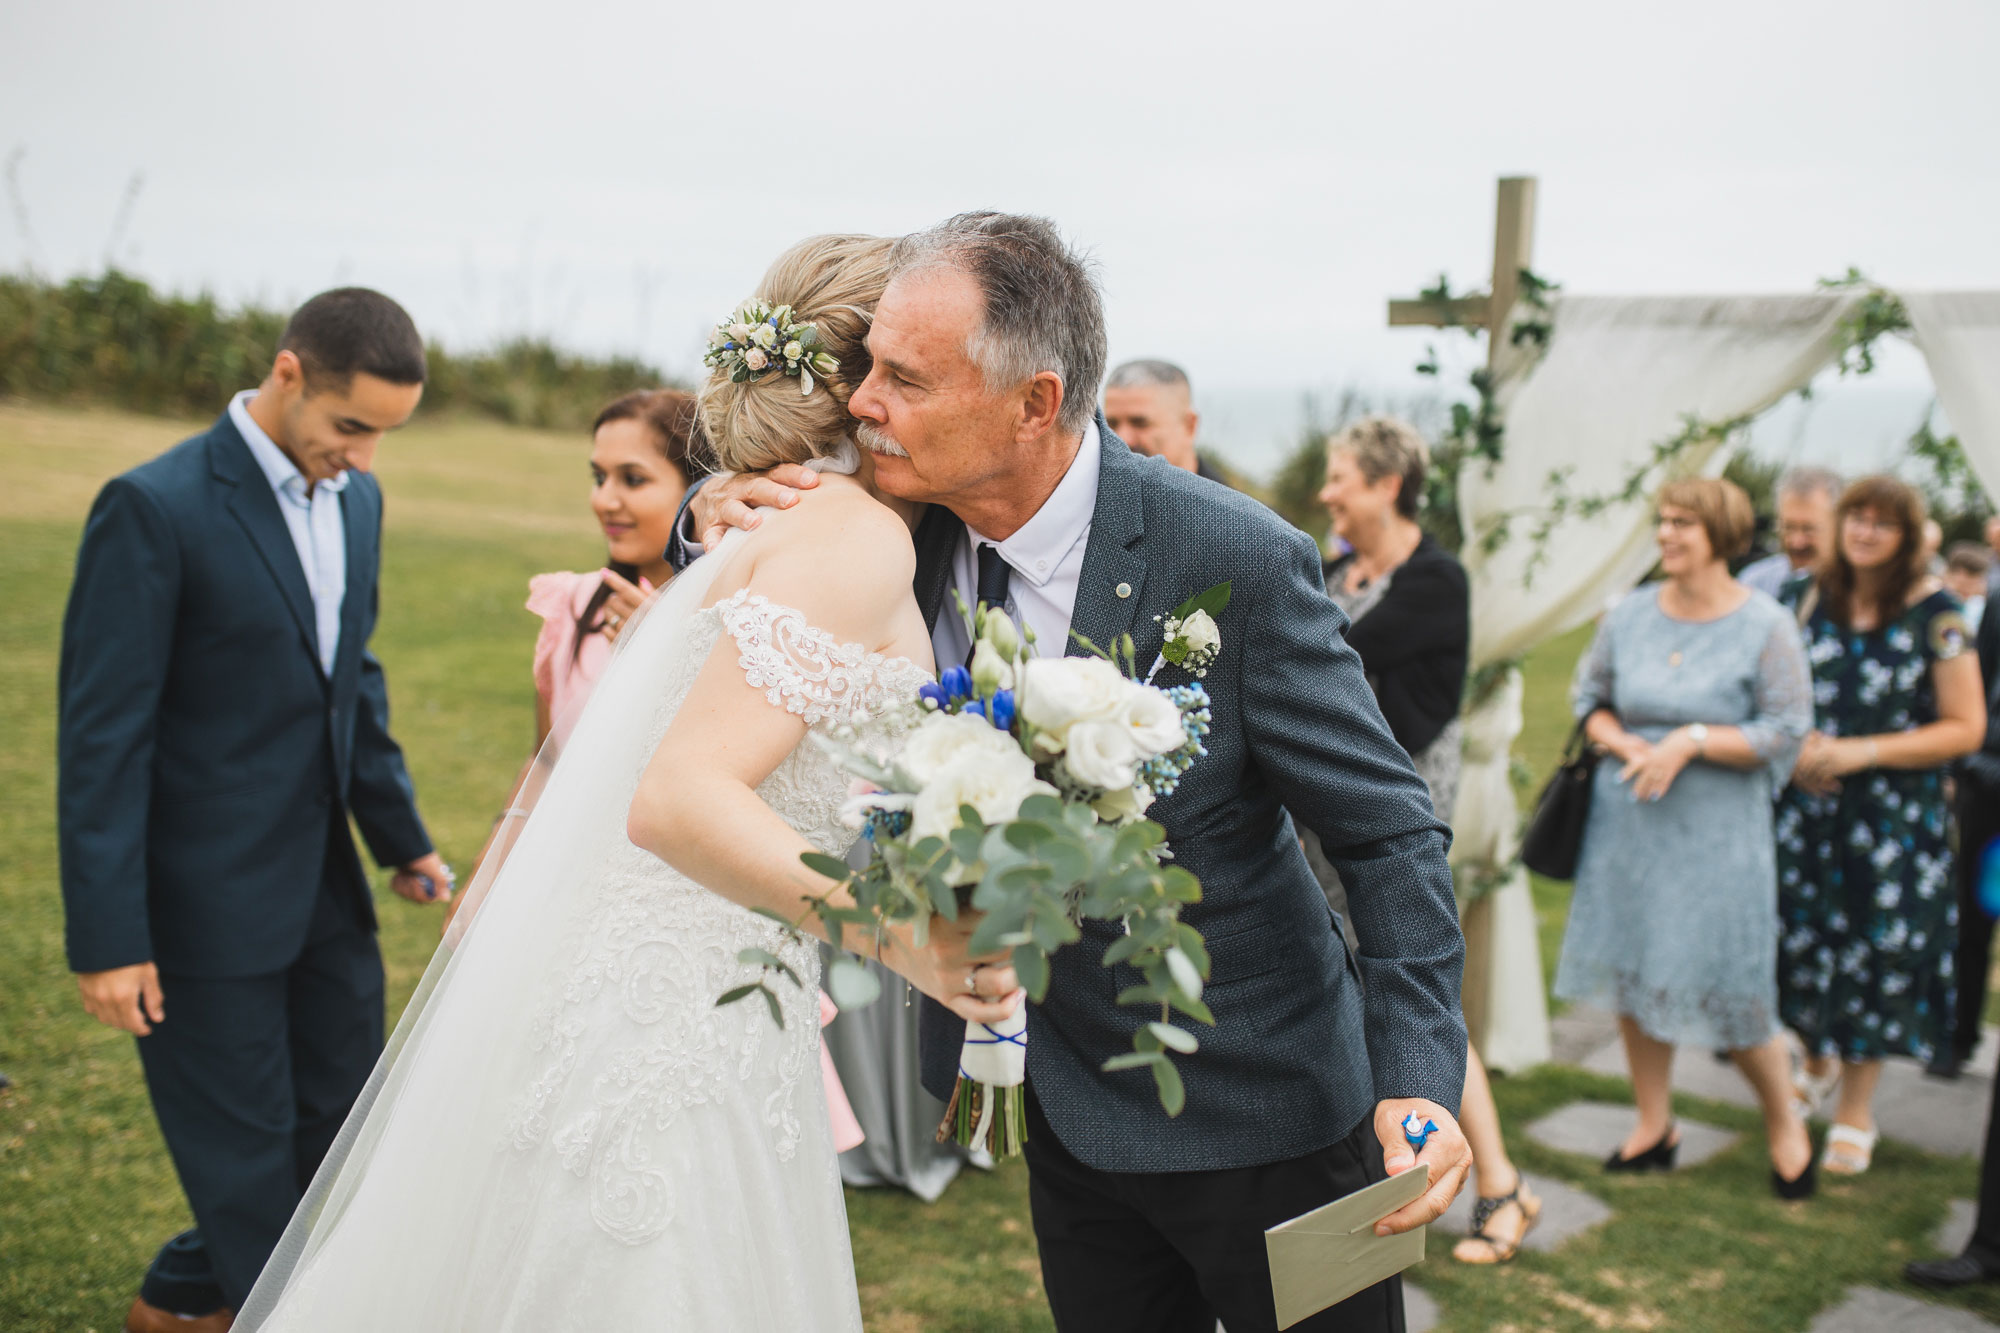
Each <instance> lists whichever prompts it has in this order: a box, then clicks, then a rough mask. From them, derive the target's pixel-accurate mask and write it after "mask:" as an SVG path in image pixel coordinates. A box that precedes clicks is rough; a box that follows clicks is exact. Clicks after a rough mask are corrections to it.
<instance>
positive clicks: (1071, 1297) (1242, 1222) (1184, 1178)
mask: <svg viewBox="0 0 2000 1333" xmlns="http://www.w3.org/2000/svg"><path fill="white" fill-rule="evenodd" d="M1023 1152H1024V1153H1025V1155H1026V1157H1027V1160H1028V1167H1029V1174H1028V1199H1029V1203H1030V1205H1031V1207H1032V1208H1033V1210H1034V1222H1035V1241H1036V1244H1037V1245H1038V1246H1039V1247H1040V1249H1041V1256H1042V1284H1043V1286H1044V1287H1045V1288H1047V1290H1048V1296H1049V1308H1050V1310H1051V1311H1053V1312H1054V1314H1055V1317H1056V1327H1057V1328H1058V1329H1059V1330H1061V1331H1062V1333H1215V1321H1216V1320H1217V1319H1220V1320H1221V1321H1222V1324H1223V1327H1225V1328H1227V1329H1228V1330H1229V1333H1263V1331H1264V1330H1272V1331H1273V1333H1274V1331H1275V1330H1276V1329H1277V1327H1278V1320H1277V1310H1276V1305H1275V1302H1274V1300H1273V1297H1272V1295H1271V1266H1270V1260H1269V1257H1268V1255H1267V1254H1266V1252H1265V1249H1264V1231H1265V1229H1266V1228H1267V1227H1274V1226H1276V1225H1277V1224H1278V1223H1280V1222H1288V1221H1290V1220H1291V1219H1292V1218H1294V1217H1297V1216H1298V1215H1299V1214H1301V1213H1307V1212H1311V1211H1312V1210H1313V1209H1315V1208H1318V1207H1321V1206H1323V1205H1324V1204H1326V1203H1327V1202H1328V1201H1330V1200H1333V1199H1338V1198H1342V1197H1344V1196H1346V1195H1349V1194H1352V1193H1353V1192H1354V1191H1356V1190H1358V1189H1361V1188H1363V1187H1364V1186H1368V1185H1372V1184H1374V1183H1375V1182H1376V1181H1378V1180H1381V1179H1382V1178H1383V1176H1384V1172H1383V1170H1382V1147H1381V1145H1380V1144H1379V1143H1377V1142H1376V1141H1375V1134H1374V1127H1373V1125H1372V1124H1371V1122H1369V1121H1367V1120H1363V1121H1362V1122H1361V1123H1360V1124H1359V1125H1357V1126H1356V1127H1355V1129H1354V1131H1353V1132H1352V1133H1350V1134H1348V1135H1347V1136H1346V1137H1345V1138H1343V1139H1341V1140H1340V1141H1339V1142H1338V1143H1335V1144H1333V1145H1332V1146H1330V1147H1327V1148H1322V1149H1321V1150H1320V1151H1318V1152H1316V1153H1311V1154H1309V1155H1308V1156H1305V1157H1302V1158H1299V1159H1298V1160H1296V1161H1290V1162H1273V1163H1271V1164H1269V1165H1266V1166H1246V1167H1238V1168H1235V1169H1231V1170H1223V1171H1157V1172H1155V1171H1142V1172H1123V1171H1098V1170H1094V1169H1092V1168H1091V1167H1088V1166H1085V1165H1084V1164H1083V1163H1082V1162H1079V1161H1077V1160H1076V1158H1074V1157H1072V1156H1070V1155H1069V1153H1067V1152H1065V1151H1064V1150H1063V1146H1062V1144H1061V1143H1060V1142H1058V1141H1057V1139H1056V1136H1055V1131H1054V1130H1052V1129H1050V1128H1049V1122H1048V1120H1047V1118H1046V1117H1045V1116H1043V1114H1042V1108H1041V1104H1040V1103H1038V1102H1037V1101H1036V1100H1035V1098H1034V1093H1033V1089H1032V1086H1031V1087H1030V1091H1029V1095H1028V1141H1027V1144H1026V1145H1025V1147H1024V1148H1023ZM1292 1327H1293V1328H1294V1329H1298V1330H1301V1333H1332V1331H1333V1330H1336V1329H1348V1328H1367V1329H1379V1330H1382V1331H1383V1333H1402V1330H1403V1280H1402V1278H1400V1277H1392V1278H1389V1279H1388V1280H1387V1281H1384V1282H1378V1283H1377V1284H1375V1285H1374V1286H1372V1287H1370V1288H1368V1289H1367V1290H1366V1291H1362V1292H1358V1293H1356V1294H1355V1295H1353V1296H1350V1297H1349V1298H1348V1299H1346V1300H1344V1301H1342V1302H1341V1303H1340V1304H1338V1305H1336V1306H1333V1307H1331V1308H1330V1309H1327V1310H1323V1311H1321V1312H1320V1313H1318V1314H1316V1315H1313V1316H1312V1317H1311V1318H1309V1319H1305V1320H1303V1321H1301V1322H1299V1323H1297V1324H1294V1325H1292Z"/></svg>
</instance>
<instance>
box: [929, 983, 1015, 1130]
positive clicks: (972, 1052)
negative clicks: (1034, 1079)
mask: <svg viewBox="0 0 2000 1333" xmlns="http://www.w3.org/2000/svg"><path fill="white" fill-rule="evenodd" d="M1027 1085H1028V1007H1027V1006H1026V1005H1025V1004H1024V1005H1022V1006H1021V1007H1020V1008H1018V1009H1016V1010H1015V1011H1014V1013H1013V1015H1012V1016H1011V1017H1009V1018H1007V1019H1005V1020H1003V1021H1001V1022H999V1023H997V1024H988V1023H967V1024H966V1025H965V1045H964V1047H963V1048H962V1049H961V1050H960V1051H959V1056H958V1084H957V1086H956V1087H954V1088H953V1089H952V1090H951V1102H950V1104H949V1105H947V1106H946V1107H945V1108H944V1120H943V1121H942V1122H941V1123H940V1124H939V1125H938V1132H937V1137H938V1142H939V1143H943V1142H945V1141H946V1140H947V1139H950V1140H952V1141H953V1142H956V1143H962V1144H964V1145H965V1146H966V1147H968V1148H970V1147H975V1146H976V1147H981V1148H984V1149H986V1150H987V1151H988V1152H990V1153H992V1154H993V1155H994V1156H995V1157H1014V1156H1018V1155H1019V1153H1020V1151H1021V1145H1022V1144H1023V1143H1025V1142H1027V1140H1028V1094H1027Z"/></svg>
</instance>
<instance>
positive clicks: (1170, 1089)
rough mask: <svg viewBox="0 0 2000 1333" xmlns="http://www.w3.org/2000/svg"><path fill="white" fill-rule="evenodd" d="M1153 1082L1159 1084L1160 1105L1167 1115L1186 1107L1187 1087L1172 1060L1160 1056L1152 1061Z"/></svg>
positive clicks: (1177, 1113) (1173, 1114) (1174, 1114)
mask: <svg viewBox="0 0 2000 1333" xmlns="http://www.w3.org/2000/svg"><path fill="white" fill-rule="evenodd" d="M1153 1082H1155V1083H1157V1084H1159V1086H1160V1106H1161V1108H1162V1109H1163V1110H1165V1111H1166V1113H1167V1115H1168V1116H1170V1117H1171V1116H1177V1115H1179V1114H1180V1113H1181V1112H1182V1111H1183V1110H1185V1109H1186V1107H1187V1087H1186V1086H1185V1085H1184V1084H1183V1083H1182V1082H1181V1071H1180V1070H1178V1069H1176V1068H1174V1062H1173V1061H1171V1060H1168V1059H1165V1058H1161V1059H1159V1060H1156V1061H1154V1062H1153Z"/></svg>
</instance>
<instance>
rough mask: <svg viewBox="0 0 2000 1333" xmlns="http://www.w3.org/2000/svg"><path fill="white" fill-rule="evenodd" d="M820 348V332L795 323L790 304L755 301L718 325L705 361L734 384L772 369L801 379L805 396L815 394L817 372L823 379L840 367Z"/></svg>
mask: <svg viewBox="0 0 2000 1333" xmlns="http://www.w3.org/2000/svg"><path fill="white" fill-rule="evenodd" d="M818 346H819V329H818V328H816V327H814V326H813V325H811V324H794V323H793V322H792V308H791V307H790V306H788V305H781V306H773V305H769V304H767V303H765V302H763V301H759V300H756V299H754V298H753V299H751V300H748V301H745V302H744V303H743V304H742V305H740V306H738V307H736V310H735V312H734V313H733V314H731V315H730V316H729V318H727V319H725V320H723V321H722V322H721V323H719V324H717V325H716V326H715V331H714V332H713V333H711V334H709V335H708V351H707V352H706V353H704V354H703V356H702V358H701V363H702V364H703V365H705V366H712V367H715V368H717V369H725V368H726V369H727V370H728V371H729V379H730V381H731V382H732V383H735V384H742V383H744V382H746V381H748V380H752V379H755V378H757V377H758V376H759V375H765V374H769V373H771V372H773V371H775V372H776V373H778V374H780V375H797V376H798V377H799V393H800V394H801V395H804V394H809V393H811V392H812V391H813V372H814V371H818V372H819V374H820V376H821V377H822V378H824V377H825V376H827V375H831V374H832V373H833V372H834V371H836V370H838V369H840V361H839V359H838V358H837V357H835V356H834V355H833V354H832V353H830V352H816V351H814V350H813V349H814V348H816V347H818Z"/></svg>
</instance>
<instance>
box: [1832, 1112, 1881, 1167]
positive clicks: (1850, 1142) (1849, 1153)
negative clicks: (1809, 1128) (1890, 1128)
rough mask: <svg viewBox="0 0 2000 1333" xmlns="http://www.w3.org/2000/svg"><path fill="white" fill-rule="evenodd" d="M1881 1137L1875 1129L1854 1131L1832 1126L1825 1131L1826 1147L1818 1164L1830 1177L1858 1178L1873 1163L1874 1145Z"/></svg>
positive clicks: (1850, 1126) (1851, 1128)
mask: <svg viewBox="0 0 2000 1333" xmlns="http://www.w3.org/2000/svg"><path fill="white" fill-rule="evenodd" d="M1881 1137H1882V1132H1881V1131H1880V1130H1876V1129H1856V1128H1855V1127H1854V1126H1852V1125H1839V1124H1836V1125H1833V1126H1831V1127H1830V1128H1829V1129H1828V1130H1827V1131H1826V1147H1825V1148H1824V1149H1822V1150H1821V1152H1820V1158H1819V1164H1820V1167H1821V1169H1823V1170H1824V1171H1825V1172H1826V1173H1827V1174H1828V1175H1830V1176H1858V1175H1861V1174H1862V1173H1864V1172H1865V1171H1867V1170H1868V1168H1869V1166H1870V1165H1872V1164H1873V1163H1874V1161H1875V1144H1876V1142H1877V1141H1878V1140H1879V1139H1880V1138H1881Z"/></svg>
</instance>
